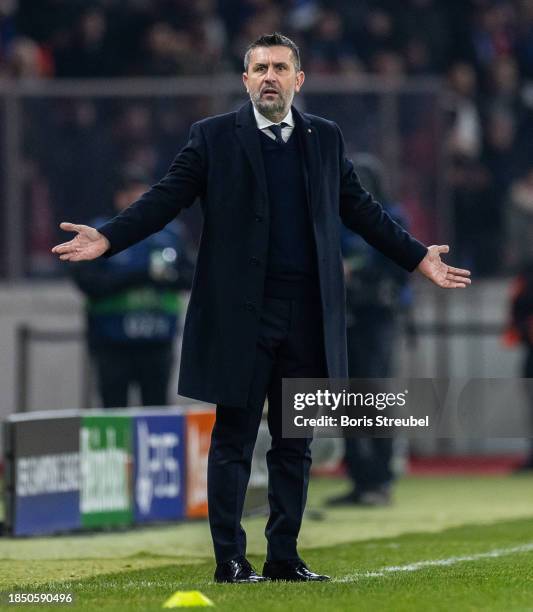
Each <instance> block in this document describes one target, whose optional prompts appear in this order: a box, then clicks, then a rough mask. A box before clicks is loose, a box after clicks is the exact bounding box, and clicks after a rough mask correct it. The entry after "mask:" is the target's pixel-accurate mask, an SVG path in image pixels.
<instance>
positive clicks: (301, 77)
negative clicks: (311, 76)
mask: <svg viewBox="0 0 533 612" xmlns="http://www.w3.org/2000/svg"><path fill="white" fill-rule="evenodd" d="M304 81H305V73H304V71H303V70H299V71H298V72H297V73H296V85H295V87H294V90H295V91H297V92H298V91H300V89H301V88H302V85H303V84H304Z"/></svg>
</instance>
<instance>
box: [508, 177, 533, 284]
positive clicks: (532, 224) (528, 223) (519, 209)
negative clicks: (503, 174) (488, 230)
mask: <svg viewBox="0 0 533 612" xmlns="http://www.w3.org/2000/svg"><path fill="white" fill-rule="evenodd" d="M505 228H506V236H505V251H506V257H505V261H506V265H507V269H508V270H509V271H512V272H514V273H515V274H516V272H517V271H518V270H520V269H521V268H523V266H524V265H525V264H526V262H532V261H533V239H532V237H533V167H530V168H529V169H528V170H527V172H526V173H525V174H524V175H523V176H521V177H520V178H518V179H516V180H515V181H514V182H513V183H512V184H511V187H510V190H509V195H508V200H507V203H506V207H505Z"/></svg>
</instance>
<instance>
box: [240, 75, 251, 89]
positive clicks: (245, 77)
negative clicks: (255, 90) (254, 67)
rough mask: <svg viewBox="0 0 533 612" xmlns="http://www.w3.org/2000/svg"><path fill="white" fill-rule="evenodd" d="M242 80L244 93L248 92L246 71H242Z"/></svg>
mask: <svg viewBox="0 0 533 612" xmlns="http://www.w3.org/2000/svg"><path fill="white" fill-rule="evenodd" d="M242 82H243V83H244V87H245V89H246V93H250V92H249V91H248V75H247V74H246V72H243V73H242Z"/></svg>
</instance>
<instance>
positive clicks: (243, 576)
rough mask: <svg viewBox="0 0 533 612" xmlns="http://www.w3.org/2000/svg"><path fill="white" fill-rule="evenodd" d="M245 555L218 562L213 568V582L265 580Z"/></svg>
mask: <svg viewBox="0 0 533 612" xmlns="http://www.w3.org/2000/svg"><path fill="white" fill-rule="evenodd" d="M265 581H266V578H263V576H261V575H260V574H258V573H257V572H256V571H255V570H254V568H253V567H252V566H251V565H250V563H249V562H248V560H247V559H246V558H245V557H239V558H238V559H232V560H231V561H226V562H224V563H218V564H217V568H216V570H215V582H265Z"/></svg>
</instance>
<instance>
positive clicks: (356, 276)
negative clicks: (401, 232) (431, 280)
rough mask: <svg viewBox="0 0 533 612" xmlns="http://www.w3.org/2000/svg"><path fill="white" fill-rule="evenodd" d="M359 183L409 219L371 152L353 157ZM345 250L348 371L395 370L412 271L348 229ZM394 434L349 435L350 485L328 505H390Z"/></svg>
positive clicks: (375, 374)
mask: <svg viewBox="0 0 533 612" xmlns="http://www.w3.org/2000/svg"><path fill="white" fill-rule="evenodd" d="M354 164H355V168H356V171H357V174H358V176H359V178H360V180H361V183H362V184H363V185H364V186H365V188H366V189H368V190H369V191H370V192H371V193H372V194H374V195H375V197H376V198H377V199H378V200H379V201H380V202H381V203H382V204H383V205H384V208H385V210H387V212H388V213H389V214H390V215H391V217H392V218H393V219H394V220H395V221H396V222H397V223H400V224H402V225H405V222H404V219H403V217H402V215H401V211H400V209H399V206H397V205H393V204H392V203H391V202H390V200H389V199H388V198H387V197H386V195H385V192H384V187H383V182H384V168H383V166H382V164H381V163H380V162H379V161H378V160H377V158H375V157H373V156H372V155H359V156H356V157H354ZM342 254H343V259H344V270H345V279H346V315H347V317H346V321H347V341H348V375H349V377H350V378H356V379H360V378H390V377H392V376H393V365H394V364H393V362H394V348H395V345H396V342H395V341H396V337H397V327H398V325H397V323H398V315H399V313H400V311H401V310H402V308H404V307H406V306H407V305H408V304H409V302H410V295H409V291H408V289H407V277H408V274H407V272H405V271H404V270H402V269H401V268H399V267H398V266H395V265H394V264H393V263H392V262H391V261H390V260H389V259H387V258H386V257H384V256H383V255H381V253H379V252H378V251H376V250H375V249H373V248H372V247H370V246H369V245H368V244H367V243H366V242H365V241H364V240H362V238H361V237H360V236H358V235H356V234H353V233H352V232H348V231H345V232H344V233H343V240H342ZM393 442H394V441H393V439H392V437H388V438H382V437H375V438H372V437H358V438H345V463H346V467H347V470H348V477H349V479H350V481H351V490H350V491H349V492H348V493H347V494H345V495H341V496H339V497H334V498H332V499H330V500H329V502H328V503H329V505H331V506H336V505H351V504H356V505H362V506H382V505H387V504H389V503H390V502H391V499H392V483H393V479H394V474H393V471H392V459H393Z"/></svg>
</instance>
